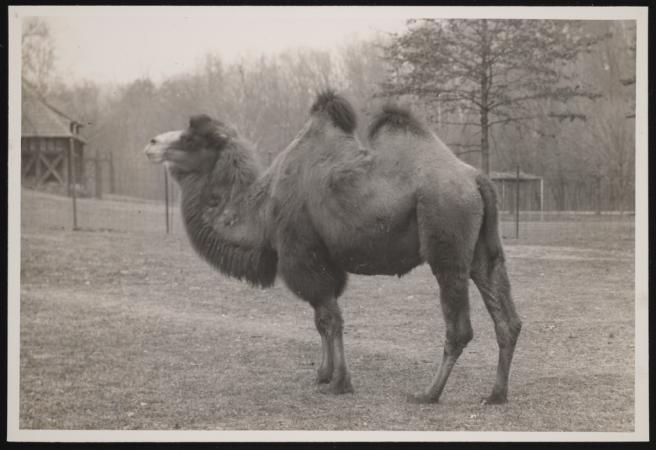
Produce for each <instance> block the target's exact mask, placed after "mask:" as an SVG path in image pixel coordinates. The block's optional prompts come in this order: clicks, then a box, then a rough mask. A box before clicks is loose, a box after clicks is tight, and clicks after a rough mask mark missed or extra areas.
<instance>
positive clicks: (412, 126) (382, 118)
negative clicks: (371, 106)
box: [367, 104, 429, 140]
mask: <svg viewBox="0 0 656 450" xmlns="http://www.w3.org/2000/svg"><path fill="white" fill-rule="evenodd" d="M384 128H388V129H390V130H393V131H397V132H405V133H411V134H414V135H416V136H419V137H427V136H428V135H429V132H428V131H427V130H426V129H425V128H424V126H423V125H422V124H421V123H420V122H419V121H418V120H417V119H415V117H414V116H413V115H412V114H411V113H410V111H408V110H407V109H404V108H401V107H399V106H396V105H392V104H388V105H385V106H383V109H382V111H381V112H380V113H379V114H378V115H377V116H376V117H375V118H374V119H373V121H372V122H371V124H370V125H369V132H368V134H367V135H368V137H369V140H374V139H375V138H376V136H378V134H379V133H380V132H381V131H382V130H383V129H384Z"/></svg>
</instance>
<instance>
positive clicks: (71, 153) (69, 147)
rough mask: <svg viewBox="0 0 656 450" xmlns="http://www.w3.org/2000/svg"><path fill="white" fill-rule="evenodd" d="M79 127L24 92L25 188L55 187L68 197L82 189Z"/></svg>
mask: <svg viewBox="0 0 656 450" xmlns="http://www.w3.org/2000/svg"><path fill="white" fill-rule="evenodd" d="M81 127H82V124H81V123H80V122H78V121H76V120H75V119H72V118H71V117H69V116H68V115H67V114H65V113H63V112H62V111H60V110H59V109H57V108H55V107H54V106H52V105H51V104H49V103H48V102H47V101H45V100H44V99H42V98H40V97H39V96H37V95H34V94H31V93H30V92H29V91H26V90H25V89H24V90H23V99H22V116H21V167H22V170H21V174H22V183H23V184H24V185H25V186H30V187H36V188H40V187H43V186H44V185H46V184H55V185H56V187H59V188H60V190H61V191H62V192H66V193H68V195H71V193H72V189H73V188H74V186H77V188H76V189H82V190H84V188H85V186H84V180H85V174H84V166H85V164H84V145H85V144H86V141H85V140H84V138H83V137H82V136H81V135H80V128H81Z"/></svg>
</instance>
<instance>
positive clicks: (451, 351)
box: [444, 324, 474, 356]
mask: <svg viewBox="0 0 656 450" xmlns="http://www.w3.org/2000/svg"><path fill="white" fill-rule="evenodd" d="M472 339H474V330H472V327H471V325H469V324H467V325H466V326H463V325H462V324H461V325H460V326H459V327H458V329H456V330H453V331H447V334H446V343H445V345H444V352H445V353H446V354H447V355H455V356H458V355H460V354H461V353H462V351H463V350H464V349H465V347H467V344H469V343H470V342H471V340H472Z"/></svg>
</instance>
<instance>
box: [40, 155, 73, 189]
mask: <svg viewBox="0 0 656 450" xmlns="http://www.w3.org/2000/svg"><path fill="white" fill-rule="evenodd" d="M63 157H64V155H63V154H62V153H59V154H58V155H57V157H56V158H54V159H53V160H52V161H48V158H47V157H46V156H44V154H43V153H39V160H41V161H42V162H43V164H44V165H45V166H46V171H45V173H43V174H41V176H40V177H39V178H38V179H37V182H38V183H39V184H41V183H42V182H43V181H45V180H46V178H48V177H49V176H50V174H53V175H54V176H55V178H57V180H58V181H59V184H61V185H64V184H66V182H65V181H64V179H63V177H61V176H60V175H59V173H57V164H59V161H61V160H62V158H63Z"/></svg>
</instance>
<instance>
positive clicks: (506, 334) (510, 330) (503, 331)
mask: <svg viewBox="0 0 656 450" xmlns="http://www.w3.org/2000/svg"><path fill="white" fill-rule="evenodd" d="M521 329H522V322H521V320H519V319H513V320H509V321H507V322H505V323H499V324H497V325H496V326H495V331H496V335H497V343H498V344H499V347H501V348H509V347H510V348H512V347H515V344H516V343H517V339H518V338H519V333H520V331H521Z"/></svg>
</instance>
